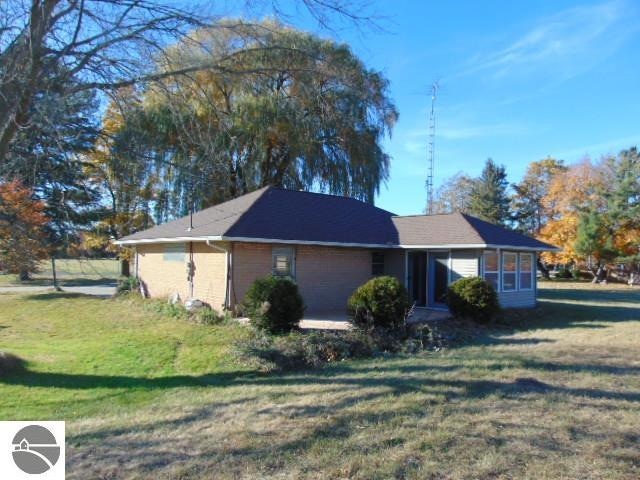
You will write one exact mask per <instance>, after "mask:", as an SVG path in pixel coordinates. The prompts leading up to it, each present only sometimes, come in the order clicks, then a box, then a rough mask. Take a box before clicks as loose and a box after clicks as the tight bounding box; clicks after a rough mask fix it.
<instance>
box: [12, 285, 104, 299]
mask: <svg viewBox="0 0 640 480" xmlns="http://www.w3.org/2000/svg"><path fill="white" fill-rule="evenodd" d="M51 290H52V287H51V286H49V285H15V286H2V287H0V293H38V292H48V291H51ZM62 290H63V291H64V292H69V293H81V294H83V295H93V296H96V297H105V298H106V297H110V296H112V295H113V294H114V293H116V283H115V282H113V283H104V284H100V285H82V286H68V287H67V286H65V287H62Z"/></svg>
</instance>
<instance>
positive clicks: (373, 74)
mask: <svg viewBox="0 0 640 480" xmlns="http://www.w3.org/2000/svg"><path fill="white" fill-rule="evenodd" d="M248 3H250V4H252V6H258V7H259V6H261V5H262V4H264V5H266V6H270V7H273V10H274V11H275V12H276V13H280V14H281V16H282V18H287V13H286V9H287V8H291V5H293V8H294V10H295V11H296V12H297V13H300V12H306V13H307V14H308V15H310V16H311V17H312V18H314V19H315V20H316V21H317V23H318V24H320V25H321V26H324V27H327V26H331V24H333V23H335V22H348V23H349V24H350V25H351V26H354V25H355V26H357V27H361V26H363V25H366V24H368V23H369V22H371V21H372V19H371V17H368V16H367V14H366V12H367V9H366V8H361V7H362V5H359V4H357V3H354V4H349V6H348V7H347V6H345V5H346V4H344V2H342V1H340V0H322V1H319V0H298V2H297V4H296V3H295V2H294V3H293V4H291V2H286V5H285V3H283V4H282V5H281V4H280V2H278V1H273V0H270V1H268V2H265V1H261V0H254V1H253V2H248ZM211 18H212V17H209V18H204V17H203V16H202V15H200V14H198V13H196V12H194V11H188V10H183V9H180V8H176V7H172V6H170V5H169V4H166V3H164V2H155V1H149V0H32V1H27V0H9V1H7V2H2V3H0V185H2V187H3V190H2V191H0V235H2V238H1V239H0V269H3V270H5V271H11V272H14V273H19V274H20V275H21V276H22V277H24V278H26V277H28V275H29V272H31V271H33V268H34V263H37V260H38V259H41V258H45V257H47V256H51V255H53V256H56V255H57V256H60V255H69V254H75V253H78V252H79V251H82V252H84V253H87V252H91V251H100V252H104V251H105V250H109V249H112V248H113V247H112V244H111V241H112V240H114V239H117V238H120V237H122V236H124V235H127V234H129V233H131V232H133V231H136V230H140V229H144V228H148V227H150V226H152V225H153V224H155V223H159V222H164V221H166V220H169V219H171V218H175V217H177V216H181V215H184V214H186V213H188V212H189V211H192V210H196V209H200V208H204V207H207V206H209V205H212V204H215V203H218V202H221V201H224V200H228V199H231V198H234V197H237V196H239V195H242V194H244V193H246V192H249V191H252V190H255V189H257V188H260V187H262V186H265V185H279V186H283V187H286V188H295V189H319V190H323V191H327V192H330V193H335V194H340V195H347V196H351V197H354V198H359V199H361V200H364V201H368V202H373V199H374V197H375V195H376V193H377V192H378V189H379V188H380V185H381V184H382V183H384V182H385V181H386V180H387V178H388V175H389V161H390V158H389V156H388V154H387V153H386V152H385V151H384V150H383V148H382V146H381V143H382V139H383V138H384V137H385V136H387V135H390V133H391V130H392V128H393V126H394V124H395V122H396V120H397V118H398V112H397V110H396V108H395V106H394V104H393V102H392V100H391V99H390V97H389V92H388V88H389V85H388V81H387V80H386V79H385V78H384V76H383V75H382V74H381V73H380V72H377V71H374V70H371V69H369V68H367V67H366V65H364V64H363V63H362V61H361V60H360V59H359V58H357V57H356V56H355V55H354V54H353V52H352V51H351V50H350V48H349V47H348V46H347V45H344V44H340V43H338V42H335V41H332V40H328V39H325V38H322V37H320V36H318V35H313V34H310V33H307V32H303V31H299V30H296V29H294V28H291V27H287V26H286V25H284V24H283V23H281V22H280V21H279V20H278V19H277V17H276V18H274V19H270V20H265V21H249V20H245V19H214V20H212V19H211ZM7 189H8V190H10V192H9V193H11V194H6V191H7ZM28 199H30V201H31V210H32V212H31V213H30V214H28V215H27V214H26V210H25V205H26V203H25V202H27V200H28ZM42 218H46V222H45V223H44V224H42ZM26 238H29V239H31V240H32V241H35V243H37V244H38V248H35V244H33V242H31V243H29V244H30V245H32V248H31V252H32V255H31V257H32V258H33V259H35V260H36V261H35V262H26V261H25V262H23V263H22V265H20V262H19V259H20V258H23V257H24V255H21V254H19V255H16V254H15V251H14V252H13V253H12V252H11V249H12V248H13V247H12V245H17V244H20V243H21V244H23V245H27V243H25V242H23V241H22V240H24V239H26ZM10 257H11V258H10Z"/></svg>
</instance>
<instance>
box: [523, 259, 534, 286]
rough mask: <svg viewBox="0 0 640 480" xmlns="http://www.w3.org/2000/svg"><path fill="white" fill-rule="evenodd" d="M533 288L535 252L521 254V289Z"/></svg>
mask: <svg viewBox="0 0 640 480" xmlns="http://www.w3.org/2000/svg"><path fill="white" fill-rule="evenodd" d="M532 289H533V254H531V253H521V254H520V290H532Z"/></svg>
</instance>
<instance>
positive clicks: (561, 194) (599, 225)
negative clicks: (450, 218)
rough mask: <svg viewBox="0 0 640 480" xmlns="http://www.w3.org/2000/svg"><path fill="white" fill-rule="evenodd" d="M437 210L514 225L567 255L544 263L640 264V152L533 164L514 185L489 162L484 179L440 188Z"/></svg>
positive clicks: (456, 179) (462, 179)
mask: <svg viewBox="0 0 640 480" xmlns="http://www.w3.org/2000/svg"><path fill="white" fill-rule="evenodd" d="M434 210H435V211H436V212H439V213H450V212H456V211H457V212H463V213H468V214H470V215H473V216H476V217H479V218H481V219H483V220H486V221H489V222H491V223H495V224H498V225H503V226H505V227H508V228H513V229H515V230H518V231H520V232H522V233H525V234H528V235H530V236H533V237H535V238H538V239H540V240H542V241H544V242H547V243H550V244H552V245H554V246H556V247H559V248H560V249H561V250H560V251H559V252H546V253H544V254H543V255H542V259H543V261H544V262H543V263H542V264H541V265H540V267H541V269H542V270H543V271H546V268H545V263H546V264H561V265H564V266H567V267H570V268H576V269H577V268H581V267H585V268H587V269H588V270H590V271H592V272H594V274H595V273H597V272H598V270H600V271H601V270H602V268H603V267H604V266H605V265H610V264H613V263H616V264H619V265H624V266H626V267H627V269H628V270H631V271H637V270H638V269H639V267H640V153H639V152H638V149H637V148H636V147H631V148H629V149H627V150H622V151H621V152H619V153H618V154H617V155H612V156H604V157H602V158H601V159H600V160H597V161H592V160H590V159H589V158H585V159H583V160H581V161H579V162H576V163H574V164H570V165H567V164H565V162H563V161H562V160H557V159H554V158H545V159H543V160H539V161H534V162H531V163H530V164H529V165H528V167H527V170H526V172H525V174H524V177H523V178H522V180H521V181H520V182H518V183H514V184H510V183H509V182H508V180H507V172H506V169H505V167H504V166H502V165H497V164H496V163H495V162H494V161H493V160H492V159H488V160H487V161H486V163H485V166H484V168H483V170H482V173H481V175H480V176H479V177H478V178H472V177H470V176H468V175H466V174H464V173H462V172H461V173H458V174H456V175H454V176H453V177H451V178H449V179H447V180H446V181H445V182H444V183H443V184H442V186H441V187H440V188H439V189H438V191H437V192H436V196H435V201H434Z"/></svg>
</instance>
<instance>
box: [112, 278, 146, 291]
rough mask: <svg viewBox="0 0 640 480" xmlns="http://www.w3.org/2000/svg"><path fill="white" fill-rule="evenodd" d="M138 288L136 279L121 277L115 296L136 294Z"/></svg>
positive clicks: (138, 283)
mask: <svg viewBox="0 0 640 480" xmlns="http://www.w3.org/2000/svg"><path fill="white" fill-rule="evenodd" d="M139 288H140V282H139V281H138V279H137V278H136V277H121V278H120V280H118V286H117V287H116V295H121V294H123V293H130V292H136V291H138V289H139Z"/></svg>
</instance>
